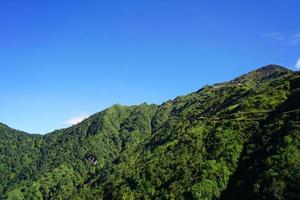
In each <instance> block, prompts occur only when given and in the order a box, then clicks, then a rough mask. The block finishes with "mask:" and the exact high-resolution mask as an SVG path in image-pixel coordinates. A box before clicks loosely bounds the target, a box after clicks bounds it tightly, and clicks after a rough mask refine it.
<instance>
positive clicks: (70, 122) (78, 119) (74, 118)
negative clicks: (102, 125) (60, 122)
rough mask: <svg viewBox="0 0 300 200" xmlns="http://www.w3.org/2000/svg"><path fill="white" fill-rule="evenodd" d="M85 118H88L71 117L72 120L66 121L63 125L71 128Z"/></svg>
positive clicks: (85, 116)
mask: <svg viewBox="0 0 300 200" xmlns="http://www.w3.org/2000/svg"><path fill="white" fill-rule="evenodd" d="M87 117H88V115H80V116H76V117H72V118H70V119H68V120H67V121H65V124H66V125H68V126H72V125H75V124H78V123H80V122H82V121H83V120H84V119H86V118H87Z"/></svg>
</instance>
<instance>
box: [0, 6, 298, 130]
mask: <svg viewBox="0 0 300 200" xmlns="http://www.w3.org/2000/svg"><path fill="white" fill-rule="evenodd" d="M299 8H300V1H298V0H265V1H262V0H252V1H237V0H236V1H232V0H227V1H220V0H212V1H201V0H194V1H192V0H181V1H179V0H143V1H141V0H136V1H132V0H126V1H124V0H120V1H115V0H111V1H98V0H97V1H92V0H89V1H83V0H82V1H76V0H72V1H71V0H44V1H40V0H36V1H31V0H26V1H24V0H19V1H14V0H9V1H1V3H0V76H1V78H0V121H1V122H3V123H6V124H8V125H9V126H11V127H14V128H17V129H21V130H24V131H28V132H32V133H46V132H49V131H52V130H54V129H57V128H62V127H66V126H67V125H66V121H67V120H69V119H72V118H74V117H82V116H85V115H89V114H92V113H95V112H98V111H100V110H102V109H104V108H106V107H108V106H111V105H112V104H115V103H120V104H124V105H131V104H140V103H142V102H148V103H161V102H163V101H166V100H168V99H172V98H174V97H176V96H178V95H183V94H187V93H189V92H192V91H195V90H197V89H199V88H201V87H202V86H203V85H205V84H212V83H216V82H221V81H226V80H230V79H232V78H234V77H236V76H238V75H240V74H242V73H245V72H248V71H250V70H253V69H255V68H257V67H259V66H262V65H266V64H269V63H276V64H281V65H285V66H293V65H295V63H296V62H297V60H298V58H299V57H300V26H299V25H300V17H299Z"/></svg>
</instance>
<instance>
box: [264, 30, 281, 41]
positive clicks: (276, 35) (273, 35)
mask: <svg viewBox="0 0 300 200" xmlns="http://www.w3.org/2000/svg"><path fill="white" fill-rule="evenodd" d="M264 37H266V38H270V39H272V40H275V41H278V42H282V41H284V40H285V38H284V37H283V35H282V33H280V32H272V33H267V34H264Z"/></svg>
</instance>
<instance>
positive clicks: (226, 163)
mask: <svg viewBox="0 0 300 200" xmlns="http://www.w3.org/2000/svg"><path fill="white" fill-rule="evenodd" d="M0 199H10V200H23V199H26V200H27V199H61V200H65V199H76V200H79V199H125V200H130V199H205V200H213V199H214V200H215V199H220V200H225V199H245V200H247V199H249V200H250V199H278V200H282V199H300V74H299V72H294V71H291V70H289V69H286V68H284V67H281V66H278V65H268V66H264V67H261V68H259V69H257V70H254V71H251V72H249V73H247V74H244V75H242V76H240V77H237V78H235V79H233V80H231V81H228V82H223V83H218V84H214V85H207V86H204V87H203V88H201V89H200V90H198V91H196V92H193V93H191V94H188V95H185V96H179V97H177V98H175V99H174V100H169V101H166V102H164V103H162V104H161V105H155V104H150V105H149V104H146V103H143V104H141V105H136V106H122V105H119V104H116V105H113V106H112V107H110V108H107V109H105V110H103V111H101V112H99V113H96V114H94V115H92V116H90V117H89V118H87V119H85V120H84V121H82V122H81V123H79V124H76V125H73V126H71V127H69V128H66V129H60V130H55V131H53V132H51V133H48V134H46V135H38V134H28V133H25V132H22V131H19V130H15V129H12V128H10V127H8V126H7V125H5V124H1V123H0Z"/></svg>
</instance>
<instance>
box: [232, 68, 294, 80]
mask: <svg viewBox="0 0 300 200" xmlns="http://www.w3.org/2000/svg"><path fill="white" fill-rule="evenodd" d="M291 72H292V71H291V70H289V69H287V68H285V67H283V66H280V65H276V64H269V65H266V66H263V67H260V68H258V69H256V70H254V71H251V72H249V73H247V74H244V75H242V76H240V77H238V78H236V79H234V80H233V81H238V82H240V81H246V80H252V81H262V80H265V79H268V78H272V77H273V78H274V77H278V76H282V75H285V74H289V73H291Z"/></svg>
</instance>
